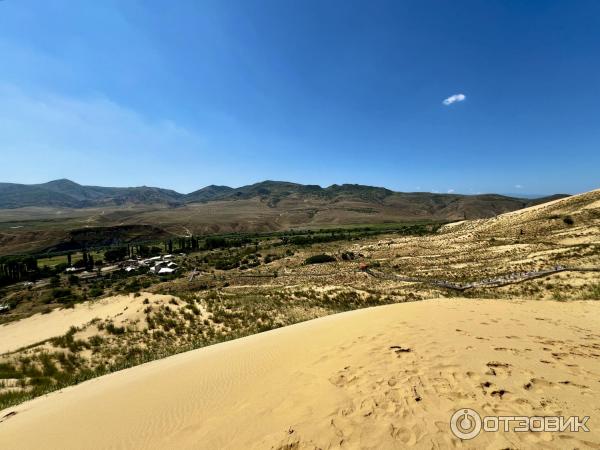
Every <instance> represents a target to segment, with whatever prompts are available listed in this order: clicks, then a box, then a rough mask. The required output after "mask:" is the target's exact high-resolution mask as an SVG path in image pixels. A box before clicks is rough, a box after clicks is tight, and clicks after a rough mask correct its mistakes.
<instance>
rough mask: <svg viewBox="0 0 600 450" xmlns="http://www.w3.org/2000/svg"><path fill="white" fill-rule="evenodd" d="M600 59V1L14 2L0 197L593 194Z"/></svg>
mask: <svg viewBox="0 0 600 450" xmlns="http://www.w3.org/2000/svg"><path fill="white" fill-rule="evenodd" d="M599 55H600V2H596V1H577V2H573V1H567V0H565V1H551V0H545V1H527V2H523V1H516V0H515V1H506V0H503V1H493V0H480V1H423V0H418V1H389V2H387V1H361V2H354V1H349V0H343V1H333V0H332V1H321V0H318V1H312V0H302V1H300V0H272V1H271V0H261V1H250V0H241V1H230V0H217V1H184V0H178V1H176V2H165V1H129V0H119V1H112V0H103V1H101V2H99V1H79V2H73V1H52V0H44V1H41V0H39V1H30V0H4V1H0V68H1V70H0V158H1V164H0V180H1V181H9V182H20V183H36V182H44V181H48V180H51V179H56V178H70V179H72V180H74V181H77V182H79V183H83V184H96V185H111V186H132V185H155V186H160V187H167V188H172V189H176V190H178V191H181V192H189V191H192V190H195V189H197V188H199V187H202V186H205V185H208V184H226V185H230V186H240V185H244V184H249V183H252V182H256V181H261V180H264V179H276V180H288V181H296V182H301V183H307V184H309V183H310V184H320V185H323V186H327V185H330V184H333V183H338V184H341V183H361V184H370V185H378V186H386V187H389V188H392V189H395V190H400V191H437V192H451V191H453V192H461V193H478V192H503V193H519V192H521V193H535V194H545V193H553V192H570V193H574V192H581V191H585V190H589V189H593V188H598V187H600V57H599ZM459 94H462V95H463V96H464V99H462V97H454V99H457V100H459V101H455V102H453V103H451V104H448V105H446V104H444V103H443V101H444V100H445V99H447V98H451V96H453V95H454V96H457V95H459ZM460 100H462V101H460ZM448 103H449V102H448Z"/></svg>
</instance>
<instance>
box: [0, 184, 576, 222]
mask: <svg viewBox="0 0 600 450" xmlns="http://www.w3.org/2000/svg"><path fill="white" fill-rule="evenodd" d="M566 196H567V195H564V194H557V195H554V196H551V197H548V199H555V198H562V197H566ZM251 198H258V199H261V200H263V201H266V202H267V203H268V204H269V205H270V206H275V205H277V204H278V203H279V202H280V201H282V200H283V199H286V198H296V199H297V198H312V199H320V200H323V201H329V202H336V201H341V200H358V201H363V202H368V203H374V204H387V205H389V206H393V205H394V204H397V203H398V201H399V200H400V199H403V200H404V201H405V202H409V203H414V202H420V203H422V206H423V207H429V208H434V209H436V206H438V207H439V206H449V205H451V204H452V203H455V202H461V201H462V202H463V203H471V204H472V203H473V202H474V201H475V202H477V201H482V202H483V203H487V204H489V203H490V202H496V203H498V206H499V208H498V211H496V212H495V213H499V212H506V211H510V210H514V209H518V208H523V207H526V206H529V205H531V204H536V203H540V202H544V201H546V198H539V199H524V198H517V197H509V196H504V195H497V194H483V195H460V194H432V193H426V192H417V193H399V192H394V191H392V190H389V189H386V188H382V187H373V186H364V185H359V184H342V185H337V184H334V185H331V186H329V187H326V188H322V187H321V186H318V185H304V184H298V183H291V182H286V181H272V180H267V181H262V182H259V183H255V184H251V185H247V186H241V187H239V188H232V187H229V186H215V185H210V186H206V187H204V188H202V189H199V190H197V191H194V192H191V193H189V194H180V193H178V192H175V191H173V190H169V189H162V188H156V187H148V186H140V187H125V188H119V187H101V186H84V185H80V184H77V183H75V182H73V181H71V180H67V179H60V180H54V181H49V182H47V183H41V184H16V183H0V208H1V209H14V208H23V207H31V206H37V207H61V208H89V207H98V206H121V205H127V204H131V205H157V204H159V205H169V206H178V205H185V204H188V203H195V202H211V201H217V200H220V201H226V200H240V199H251ZM427 205H428V206H427ZM500 205H502V206H500ZM492 210H494V208H493V207H492ZM493 213H494V212H492V214H493ZM489 214H490V213H487V212H486V213H485V214H484V216H488V215H489ZM475 215H478V214H475Z"/></svg>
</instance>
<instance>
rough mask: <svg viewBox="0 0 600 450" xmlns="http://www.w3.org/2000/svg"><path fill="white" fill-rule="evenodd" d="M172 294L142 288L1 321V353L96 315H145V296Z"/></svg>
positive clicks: (59, 332)
mask: <svg viewBox="0 0 600 450" xmlns="http://www.w3.org/2000/svg"><path fill="white" fill-rule="evenodd" d="M172 298H173V297H172V296H170V295H159V294H150V293H147V292H142V293H141V294H140V296H137V297H135V296H134V295H133V294H129V295H116V296H113V297H107V298H104V299H102V300H94V301H87V302H83V303H79V304H77V305H75V306H74V307H73V308H67V309H55V310H53V311H51V312H50V313H48V314H35V315H33V316H31V317H27V318H26V319H22V320H19V321H16V322H10V323H8V324H5V325H0V354H2V353H6V352H11V351H14V350H17V349H19V348H22V347H25V346H28V345H31V344H35V343H37V342H41V341H44V340H46V339H48V338H51V337H55V336H59V335H62V334H65V333H66V332H67V331H69V328H71V327H72V326H73V327H80V326H82V325H84V324H86V323H88V322H90V321H91V320H93V319H94V318H96V317H99V318H102V319H106V320H108V319H117V320H116V322H117V323H119V324H121V323H123V322H126V321H127V320H134V319H135V318H139V317H142V316H143V314H141V313H140V311H141V309H142V308H143V301H144V300H145V299H149V300H150V301H151V302H152V303H156V302H163V303H167V302H168V301H169V300H170V299H172Z"/></svg>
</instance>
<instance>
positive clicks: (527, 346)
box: [0, 299, 600, 449]
mask: <svg viewBox="0 0 600 450" xmlns="http://www.w3.org/2000/svg"><path fill="white" fill-rule="evenodd" d="M598 330H600V303H597V302H584V301H581V302H570V303H561V302H546V301H528V302H521V301H510V302H508V301H496V300H466V299H464V300H448V299H441V300H430V301H425V302H418V303H409V304H397V305H390V306H384V307H378V308H371V309H365V310H360V311H353V312H349V313H344V314H338V315H334V316H328V317H325V318H321V319H317V320H314V321H310V322H305V323H301V324H298V325H294V326H290V327H287V328H282V329H278V330H274V331H270V332H267V333H262V334H259V335H254V336H251V337H248V338H244V339H239V340H236V341H232V342H228V343H224V344H219V345H215V346H212V347H208V348H204V349H200V350H196V351H193V352H188V353H184V354H180V355H177V356H174V357H170V358H167V359H164V360H161V361H156V362H153V363H149V364H144V365H142V366H138V367H135V368H132V369H128V370H125V371H122V372H117V373H114V374H111V375H108V376H105V377H101V378H98V379H94V380H91V381H88V382H86V383H83V384H81V385H79V386H75V387H72V388H69V389H65V390H64V391H61V392H56V393H53V394H50V395H48V396H46V397H43V398H38V399H35V400H33V401H31V402H28V403H25V404H22V405H20V406H17V407H14V408H10V409H7V410H4V411H2V412H1V413H0V417H3V419H0V420H2V422H1V423H0V448H13V449H21V448H22V449H39V448H45V449H71V448H72V449H81V448H91V449H94V448H127V449H130V448H161V449H164V448H196V449H197V448H207V449H216V448H231V449H241V448H288V449H292V448H317V447H318V448H337V447H342V448H373V449H375V448H378V449H379V448H406V447H411V446H412V447H414V448H448V447H458V448H507V447H510V448H575V447H577V448H600V419H598V418H600V392H599V388H600V355H599V353H600V333H599V332H598ZM459 407H470V408H473V409H475V410H477V411H478V412H479V413H480V414H481V415H492V414H499V415H539V416H545V415H551V414H563V415H578V416H586V415H587V416H591V419H590V421H589V422H588V426H589V427H590V430H591V431H590V432H589V433H568V432H563V433H514V432H511V433H482V434H480V435H479V436H478V437H477V438H475V439H474V440H472V441H462V442H461V441H460V440H458V439H457V438H454V437H453V436H452V434H451V432H450V429H449V419H450V416H451V415H452V413H453V412H454V411H455V410H457V409H458V408H459Z"/></svg>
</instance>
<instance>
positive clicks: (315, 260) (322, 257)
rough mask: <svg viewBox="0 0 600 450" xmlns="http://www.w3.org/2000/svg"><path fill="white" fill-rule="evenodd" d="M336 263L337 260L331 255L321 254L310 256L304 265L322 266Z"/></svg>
mask: <svg viewBox="0 0 600 450" xmlns="http://www.w3.org/2000/svg"><path fill="white" fill-rule="evenodd" d="M333 261H335V258H334V257H333V256H331V255H327V254H325V253H321V254H319V255H313V256H309V257H308V258H306V259H305V260H304V264H322V263H328V262H333Z"/></svg>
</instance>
